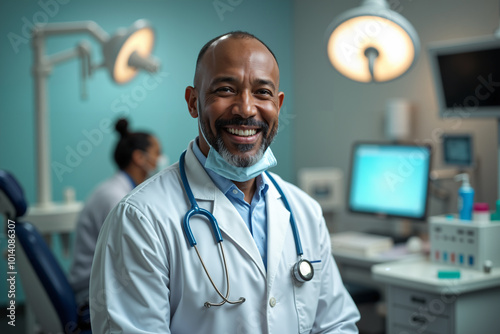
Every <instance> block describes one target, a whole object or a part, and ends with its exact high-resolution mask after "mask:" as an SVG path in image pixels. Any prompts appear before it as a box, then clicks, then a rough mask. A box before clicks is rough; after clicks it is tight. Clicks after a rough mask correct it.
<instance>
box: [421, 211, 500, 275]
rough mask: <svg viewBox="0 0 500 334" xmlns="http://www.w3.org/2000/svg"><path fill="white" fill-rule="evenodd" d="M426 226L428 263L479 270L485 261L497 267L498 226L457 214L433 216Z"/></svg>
mask: <svg viewBox="0 0 500 334" xmlns="http://www.w3.org/2000/svg"><path fill="white" fill-rule="evenodd" d="M429 223H430V225H429V229H430V231H429V232H430V233H429V234H430V238H429V239H430V244H431V256H430V259H431V262H435V263H439V264H446V265H449V266H454V267H461V268H470V269H475V270H480V271H481V270H483V269H484V268H483V267H484V264H485V263H486V261H491V262H492V266H493V267H495V268H498V267H500V243H499V242H498V240H499V239H500V224H496V223H484V222H478V221H474V220H472V221H471V220H461V219H459V217H458V215H440V216H433V217H430V219H429Z"/></svg>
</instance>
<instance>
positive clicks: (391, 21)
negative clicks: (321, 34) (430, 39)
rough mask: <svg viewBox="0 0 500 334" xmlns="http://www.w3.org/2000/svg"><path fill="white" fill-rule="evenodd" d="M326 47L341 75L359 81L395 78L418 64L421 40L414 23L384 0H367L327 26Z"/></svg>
mask: <svg viewBox="0 0 500 334" xmlns="http://www.w3.org/2000/svg"><path fill="white" fill-rule="evenodd" d="M328 33H330V35H329V37H328V44H327V51H328V58H329V59H330V62H331V63H332V65H333V66H334V67H335V69H337V71H339V72H340V73H341V74H342V75H344V76H346V77H347V78H349V79H352V80H355V81H359V82H372V81H375V82H383V81H389V80H393V79H396V78H397V77H399V76H401V75H402V74H404V73H405V72H406V71H408V69H409V68H410V67H411V66H412V65H413V64H415V62H416V60H417V58H418V55H419V53H420V42H419V39H418V35H417V32H416V31H415V29H414V28H413V26H412V25H411V24H410V22H408V20H406V19H405V18H404V17H403V16H402V15H400V14H399V13H397V12H395V11H393V10H391V9H390V8H389V5H388V3H387V2H386V1H385V0H364V1H363V3H362V5H361V6H360V7H356V8H353V9H351V10H348V11H346V12H344V13H343V14H341V15H340V16H339V17H337V18H336V19H335V20H334V21H333V22H332V24H331V25H330V27H329V29H328Z"/></svg>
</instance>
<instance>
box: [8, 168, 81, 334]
mask: <svg viewBox="0 0 500 334" xmlns="http://www.w3.org/2000/svg"><path fill="white" fill-rule="evenodd" d="M26 207H27V204H26V200H25V197H24V193H23V190H22V188H21V186H20V185H19V183H18V182H17V180H16V179H15V178H14V177H13V176H12V174H10V173H8V172H6V171H4V170H0V213H1V214H4V215H5V216H6V218H7V219H10V220H13V221H15V234H16V247H15V256H16V263H15V265H16V268H15V269H16V270H17V272H18V274H19V277H20V279H21V282H22V285H23V289H24V292H25V295H26V302H27V304H28V305H29V308H30V310H31V311H32V312H33V314H34V316H35V319H36V322H37V324H38V326H39V329H40V331H41V332H42V333H65V334H76V333H80V334H90V333H91V331H90V329H88V328H89V327H90V326H89V322H88V319H89V316H88V314H78V313H79V312H78V310H77V304H76V300H75V295H74V292H73V290H72V288H71V286H70V284H69V282H68V279H67V277H66V275H65V274H64V272H63V270H62V268H61V266H60V265H59V263H58V262H57V259H56V258H55V257H54V254H53V253H52V251H51V250H50V248H49V246H48V245H47V243H46V242H45V240H44V239H43V237H42V236H41V234H40V233H39V232H38V230H37V229H36V228H35V227H34V226H33V225H32V224H30V223H28V222H20V221H18V218H19V217H22V216H23V215H24V214H25V212H26ZM5 225H6V227H7V226H8V224H7V221H6V223H5Z"/></svg>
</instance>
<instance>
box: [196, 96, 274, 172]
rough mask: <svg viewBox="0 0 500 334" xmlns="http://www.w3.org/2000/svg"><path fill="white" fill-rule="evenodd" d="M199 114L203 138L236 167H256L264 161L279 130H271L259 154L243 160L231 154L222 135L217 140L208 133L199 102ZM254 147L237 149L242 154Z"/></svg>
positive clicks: (245, 146)
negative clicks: (263, 158)
mask: <svg viewBox="0 0 500 334" xmlns="http://www.w3.org/2000/svg"><path fill="white" fill-rule="evenodd" d="M198 113H199V114H198V120H199V123H200V128H201V134H202V136H203V138H205V140H206V141H207V143H208V144H210V146H212V147H213V148H214V150H216V151H217V152H218V153H219V154H220V155H221V157H223V158H224V160H226V162H227V163H229V164H231V165H233V166H235V167H250V166H253V165H255V164H256V163H257V162H259V161H260V159H262V157H263V156H264V153H265V151H266V149H267V148H268V147H269V145H271V142H272V141H273V139H274V136H275V135H276V133H277V130H276V131H273V130H272V129H271V130H270V131H271V134H270V136H269V138H265V137H263V139H262V143H261V145H260V148H259V150H258V151H257V153H256V154H255V155H254V156H251V157H244V158H242V157H240V156H238V155H235V154H232V153H231V152H229V150H228V149H227V147H226V145H225V144H224V141H223V140H222V136H221V135H220V133H219V134H218V135H217V138H216V137H214V136H212V134H211V133H210V132H209V131H208V127H207V124H206V122H205V121H203V120H202V117H201V116H202V110H201V105H200V104H199V102H198ZM222 131H224V130H222ZM219 132H220V131H219ZM265 135H266V134H265V133H264V134H263V136H265ZM254 146H255V145H254V144H242V145H238V147H237V148H238V151H240V152H248V151H250V150H251V149H252V148H253V147H254Z"/></svg>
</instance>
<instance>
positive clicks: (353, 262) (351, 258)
mask: <svg viewBox="0 0 500 334" xmlns="http://www.w3.org/2000/svg"><path fill="white" fill-rule="evenodd" d="M332 247H333V248H332V254H333V257H334V259H335V262H336V263H337V266H338V268H339V271H340V275H341V276H342V280H343V281H344V283H357V284H361V285H363V286H366V287H369V288H373V289H375V290H376V291H377V292H378V293H379V294H380V296H381V300H380V302H377V303H368V304H361V305H357V306H358V309H359V312H360V313H361V320H360V322H358V324H357V325H358V328H359V330H360V331H363V332H365V333H385V314H386V312H385V308H384V303H383V302H384V299H385V297H384V293H385V284H384V283H381V282H377V281H375V280H373V279H372V273H371V268H372V266H373V265H376V264H380V263H386V262H390V261H395V260H400V261H411V260H415V259H421V258H424V256H423V255H422V254H421V253H410V252H408V250H407V248H406V244H398V245H396V246H394V247H393V248H392V249H391V250H389V251H385V252H382V253H377V254H373V255H370V256H365V255H360V254H356V253H352V252H349V251H342V249H341V248H336V247H335V246H334V245H333V244H332Z"/></svg>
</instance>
